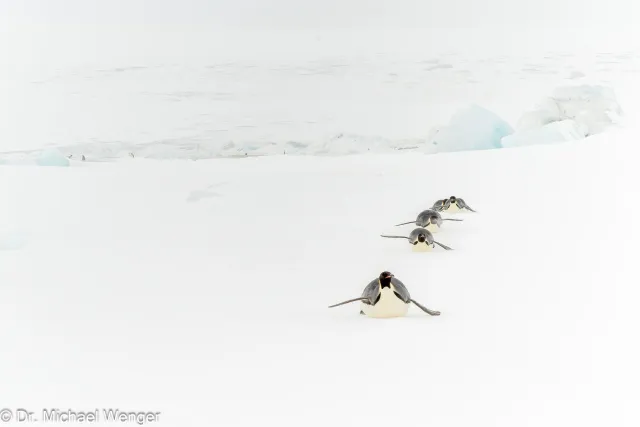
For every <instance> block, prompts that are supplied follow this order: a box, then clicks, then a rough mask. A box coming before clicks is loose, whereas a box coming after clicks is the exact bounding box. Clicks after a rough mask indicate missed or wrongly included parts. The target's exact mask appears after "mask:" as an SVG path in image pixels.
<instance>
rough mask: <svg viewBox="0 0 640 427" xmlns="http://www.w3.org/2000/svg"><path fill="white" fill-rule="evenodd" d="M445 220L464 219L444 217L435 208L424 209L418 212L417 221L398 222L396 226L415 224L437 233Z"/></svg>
mask: <svg viewBox="0 0 640 427" xmlns="http://www.w3.org/2000/svg"><path fill="white" fill-rule="evenodd" d="M444 221H463V220H461V219H455V218H442V215H440V214H439V213H438V212H436V211H435V210H433V209H427V210H426V211H422V212H420V213H419V214H418V217H417V218H416V220H415V221H409V222H403V223H401V224H396V225H395V226H396V227H399V226H401V225H407V224H415V225H417V226H418V227H422V228H426V229H427V230H429V231H430V232H432V233H437V232H438V231H440V227H442V224H443V222H444Z"/></svg>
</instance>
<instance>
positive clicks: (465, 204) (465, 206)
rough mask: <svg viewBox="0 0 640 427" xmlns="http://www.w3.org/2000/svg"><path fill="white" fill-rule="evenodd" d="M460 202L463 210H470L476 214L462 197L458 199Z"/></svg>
mask: <svg viewBox="0 0 640 427" xmlns="http://www.w3.org/2000/svg"><path fill="white" fill-rule="evenodd" d="M458 201H459V202H460V208H461V209H467V210H470V211H471V212H475V211H474V210H473V209H471V206H469V205H468V204H467V202H465V201H464V199H461V198H460V197H458Z"/></svg>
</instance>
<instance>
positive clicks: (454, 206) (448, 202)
mask: <svg viewBox="0 0 640 427" xmlns="http://www.w3.org/2000/svg"><path fill="white" fill-rule="evenodd" d="M431 209H434V210H436V211H438V212H451V213H455V212H461V211H465V210H467V211H471V212H475V211H474V210H473V209H471V206H469V205H467V203H466V202H465V201H464V200H463V199H461V198H460V197H455V196H451V197H449V198H448V199H443V200H437V201H436V202H435V203H434V204H433V207H432V208H431Z"/></svg>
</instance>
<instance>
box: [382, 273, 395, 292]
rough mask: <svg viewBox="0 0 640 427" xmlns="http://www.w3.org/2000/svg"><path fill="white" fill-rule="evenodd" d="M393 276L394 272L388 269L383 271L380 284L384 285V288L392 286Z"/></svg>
mask: <svg viewBox="0 0 640 427" xmlns="http://www.w3.org/2000/svg"><path fill="white" fill-rule="evenodd" d="M392 277H393V274H391V273H389V272H388V271H383V272H382V273H380V277H379V279H380V286H382V287H383V288H390V287H391V278H392Z"/></svg>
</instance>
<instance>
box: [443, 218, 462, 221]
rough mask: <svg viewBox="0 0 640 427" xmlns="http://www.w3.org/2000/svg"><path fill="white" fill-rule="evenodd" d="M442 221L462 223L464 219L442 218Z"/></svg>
mask: <svg viewBox="0 0 640 427" xmlns="http://www.w3.org/2000/svg"><path fill="white" fill-rule="evenodd" d="M442 220H443V221H464V219H459V218H442Z"/></svg>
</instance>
